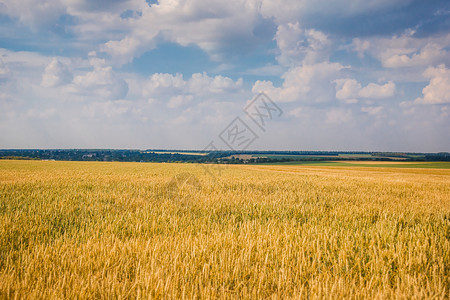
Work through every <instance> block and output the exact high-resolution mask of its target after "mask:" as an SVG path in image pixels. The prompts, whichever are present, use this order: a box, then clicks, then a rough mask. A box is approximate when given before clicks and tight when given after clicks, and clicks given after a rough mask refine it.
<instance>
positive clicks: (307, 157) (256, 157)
mask: <svg viewBox="0 0 450 300" xmlns="http://www.w3.org/2000/svg"><path fill="white" fill-rule="evenodd" d="M183 152H184V153H183ZM239 155H247V156H248V155H253V157H250V158H240V157H239ZM266 155H267V157H266ZM270 155H278V156H280V157H274V156H270ZM283 155H284V156H286V157H283ZM340 155H341V156H340ZM342 155H351V156H342ZM358 155H361V156H358ZM293 156H297V157H293ZM0 159H38V160H66V161H123V162H185V163H224V164H242V163H256V164H258V163H276V162H292V161H327V160H378V161H389V160H396V159H401V160H403V161H450V153H448V152H440V153H394V152H392V153H391V152H344V151H343V152H340V151H214V152H209V153H207V154H205V153H202V151H198V150H182V151H180V150H172V151H170V150H115V149H14V150H0Z"/></svg>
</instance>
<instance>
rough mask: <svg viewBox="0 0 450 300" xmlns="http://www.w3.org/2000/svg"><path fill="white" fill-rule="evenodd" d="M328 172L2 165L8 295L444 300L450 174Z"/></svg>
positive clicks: (2, 279) (0, 219) (369, 169)
mask: <svg viewBox="0 0 450 300" xmlns="http://www.w3.org/2000/svg"><path fill="white" fill-rule="evenodd" d="M328 164H332V165H326V163H324V164H322V165H320V164H303V165H302V164H297V165H287V164H286V165H274V164H273V165H269V164H268V165H229V166H224V165H220V166H211V165H209V166H208V165H197V164H169V163H164V164H157V163H134V162H120V163H119V162H64V161H16V160H3V161H0V297H1V298H14V297H18V298H30V299H31V298H33V299H34V298H45V299H63V298H169V299H175V298H235V299H240V298H279V299H284V298H299V297H300V298H308V297H310V298H313V299H314V298H331V297H334V298H385V299H391V298H436V299H448V297H449V286H450V281H449V280H450V279H449V278H450V200H449V199H450V169H448V167H446V166H448V165H447V164H448V163H436V165H434V166H433V165H432V166H431V167H430V166H429V165H428V166H427V167H420V166H419V167H415V166H412V167H411V165H408V166H407V165H406V164H401V163H398V164H396V165H373V164H367V163H365V164H364V163H362V164H355V163H354V164H350V163H348V164H346V165H339V163H334V164H333V163H331V162H330V163H328ZM336 164H337V165H336ZM428 164H432V163H428ZM406 166H407V167H406ZM442 166H443V167H442ZM205 168H206V169H207V170H209V171H211V172H212V173H213V174H214V177H213V176H210V175H208V174H207V173H205ZM208 168H210V169H208Z"/></svg>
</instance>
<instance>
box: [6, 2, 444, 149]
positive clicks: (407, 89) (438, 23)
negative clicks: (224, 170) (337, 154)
mask: <svg viewBox="0 0 450 300" xmlns="http://www.w3.org/2000/svg"><path fill="white" fill-rule="evenodd" d="M261 93H263V94H261ZM261 97H263V98H261ZM261 99H263V100H261ZM264 99H265V100H264ZM258 101H259V102H258ZM261 101H262V102H261ZM262 104H267V105H269V106H271V107H272V108H273V107H276V110H275V109H272V110H271V109H267V107H268V106H267V105H266V108H264V105H262ZM258 108H259V110H258ZM252 109H253V113H252V112H251V110H252ZM255 109H256V110H255ZM258 111H259V115H257V114H256V113H255V112H258ZM272 112H273V114H272ZM258 122H263V123H264V124H263V126H261V124H260V123H258ZM233 130H235V131H234V132H235V133H238V132H239V133H240V132H243V131H246V132H247V133H250V134H251V139H248V138H246V139H241V141H243V142H242V143H241V144H232V143H231V142H230V138H232V137H233V135H232V134H230V133H232V132H233ZM243 138H244V137H243ZM247 140H248V141H249V142H248V143H247V142H245V143H244V141H247ZM234 141H239V138H238V139H237V140H236V136H234V140H233V142H234ZM208 145H209V146H211V145H213V147H214V148H217V149H223V150H227V149H230V148H232V149H235V150H243V149H244V148H243V147H244V146H245V149H247V150H340V151H402V152H441V151H450V1H448V0H427V1H424V0H417V1H414V0H314V1H311V0H277V1H275V0H229V1H223V0H211V1H204V0H203V1H201V0H187V1H178V0H160V1H156V0H147V1H145V0H96V1H89V0H0V148H3V149H9V148H14V149H24V148H47V149H48V148H109V149H116V148H120V149H197V150H201V149H205V148H207V147H208Z"/></svg>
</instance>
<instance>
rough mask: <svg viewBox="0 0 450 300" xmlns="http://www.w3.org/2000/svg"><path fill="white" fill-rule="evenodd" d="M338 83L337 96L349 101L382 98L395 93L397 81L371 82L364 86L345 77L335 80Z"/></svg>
mask: <svg viewBox="0 0 450 300" xmlns="http://www.w3.org/2000/svg"><path fill="white" fill-rule="evenodd" d="M334 83H335V84H336V98H337V99H339V100H344V101H345V102H347V103H355V102H357V98H368V99H382V98H389V97H392V96H393V95H394V94H395V90H396V87H395V83H394V82H392V81H389V82H387V83H385V84H383V85H380V84H376V83H369V84H368V85H367V86H365V87H362V86H361V84H360V83H359V82H358V81H356V80H355V79H350V78H344V79H336V80H334Z"/></svg>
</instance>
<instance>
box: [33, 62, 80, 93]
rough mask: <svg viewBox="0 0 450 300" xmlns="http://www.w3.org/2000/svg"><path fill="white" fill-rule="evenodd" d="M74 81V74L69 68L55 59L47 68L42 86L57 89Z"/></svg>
mask: <svg viewBox="0 0 450 300" xmlns="http://www.w3.org/2000/svg"><path fill="white" fill-rule="evenodd" d="M72 79H73V74H72V72H71V71H70V69H69V67H68V66H67V65H65V64H63V63H62V62H61V61H59V60H58V58H53V59H52V61H51V62H50V63H49V64H48V65H47V67H45V71H44V74H43V75H42V82H41V85H42V86H44V87H56V86H60V85H64V84H68V83H70V82H71V81H72Z"/></svg>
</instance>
